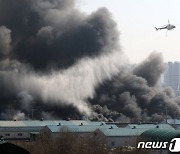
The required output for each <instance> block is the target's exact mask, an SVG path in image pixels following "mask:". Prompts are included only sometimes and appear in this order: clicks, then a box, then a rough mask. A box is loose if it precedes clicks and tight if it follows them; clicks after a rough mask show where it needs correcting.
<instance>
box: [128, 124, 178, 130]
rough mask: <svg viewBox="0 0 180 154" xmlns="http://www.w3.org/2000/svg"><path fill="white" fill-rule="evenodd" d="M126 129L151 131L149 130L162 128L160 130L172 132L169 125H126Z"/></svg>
mask: <svg viewBox="0 0 180 154" xmlns="http://www.w3.org/2000/svg"><path fill="white" fill-rule="evenodd" d="M126 128H137V129H138V128H148V129H151V128H162V129H172V130H174V128H173V127H172V126H171V125H169V124H139V125H138V124H128V125H127V126H126Z"/></svg>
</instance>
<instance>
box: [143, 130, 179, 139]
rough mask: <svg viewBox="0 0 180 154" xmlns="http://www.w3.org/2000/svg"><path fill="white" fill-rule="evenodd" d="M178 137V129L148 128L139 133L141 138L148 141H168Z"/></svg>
mask: <svg viewBox="0 0 180 154" xmlns="http://www.w3.org/2000/svg"><path fill="white" fill-rule="evenodd" d="M176 137H180V131H177V130H171V129H170V130H168V129H159V128H158V129H150V130H147V131H145V132H144V133H142V134H141V138H142V139H145V140H148V141H159V142H169V141H171V140H172V139H173V138H176Z"/></svg>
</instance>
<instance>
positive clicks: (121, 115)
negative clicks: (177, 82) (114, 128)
mask: <svg viewBox="0 0 180 154" xmlns="http://www.w3.org/2000/svg"><path fill="white" fill-rule="evenodd" d="M129 66H130V64H127V59H126V58H125V56H124V55H123V53H122V52H121V50H120V47H119V32H118V30H117V26H116V23H115V22H114V21H113V19H112V17H111V14H110V13H109V11H108V10H107V9H106V8H100V9H98V10H97V11H95V12H93V13H91V14H90V15H86V14H85V13H82V12H81V11H79V10H77V9H76V8H75V1H74V0H31V1H30V0H0V118H1V119H13V118H14V119H25V118H28V117H32V118H33V117H36V118H41V117H44V118H48V119H53V118H68V117H69V118H73V119H76V118H85V119H86V118H87V117H88V118H90V119H98V120H104V121H113V120H118V121H130V120H131V119H138V120H142V121H160V120H163V119H164V116H165V115H164V113H165V109H166V108H167V110H168V115H169V116H171V117H177V116H179V114H180V107H179V105H180V99H179V98H178V97H175V96H174V94H173V91H172V90H171V89H169V88H165V89H164V88H161V87H160V85H159V79H160V76H161V74H162V73H163V71H164V69H165V68H164V64H163V59H162V56H161V55H160V54H159V53H152V54H151V55H150V56H149V57H148V58H147V60H145V61H144V62H143V63H141V64H139V65H137V66H135V67H129Z"/></svg>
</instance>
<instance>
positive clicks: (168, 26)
mask: <svg viewBox="0 0 180 154" xmlns="http://www.w3.org/2000/svg"><path fill="white" fill-rule="evenodd" d="M155 28H156V30H161V29H167V31H168V30H174V28H176V26H174V25H171V24H170V22H169V20H168V24H167V25H164V26H162V27H160V28H157V27H155Z"/></svg>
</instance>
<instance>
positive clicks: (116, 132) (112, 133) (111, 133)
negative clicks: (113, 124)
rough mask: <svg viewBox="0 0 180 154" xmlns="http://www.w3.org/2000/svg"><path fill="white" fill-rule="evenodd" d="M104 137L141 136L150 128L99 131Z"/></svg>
mask: <svg viewBox="0 0 180 154" xmlns="http://www.w3.org/2000/svg"><path fill="white" fill-rule="evenodd" d="M99 130H100V131H101V132H102V133H103V134H104V135H106V136H108V137H119V136H122V137H123V136H124V137H125V136H139V135H141V134H142V133H143V132H145V131H146V130H148V128H140V129H131V128H116V129H99Z"/></svg>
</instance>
